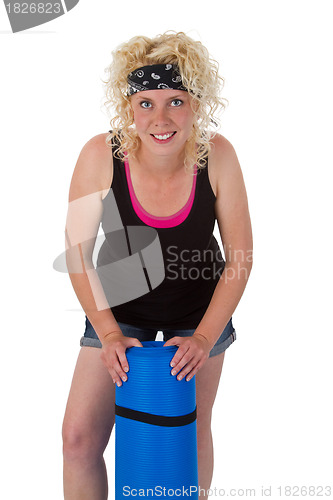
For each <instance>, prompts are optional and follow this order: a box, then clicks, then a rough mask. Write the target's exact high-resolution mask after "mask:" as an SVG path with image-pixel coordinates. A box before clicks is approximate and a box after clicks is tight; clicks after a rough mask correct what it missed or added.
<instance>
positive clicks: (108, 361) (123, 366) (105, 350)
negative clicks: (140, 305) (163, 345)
mask: <svg viewBox="0 0 333 500" xmlns="http://www.w3.org/2000/svg"><path fill="white" fill-rule="evenodd" d="M129 347H143V345H142V344H141V342H140V341H139V340H138V339H137V338H134V337H126V336H125V335H123V334H122V333H121V332H119V333H118V332H112V333H110V334H109V335H108V336H107V337H106V338H105V339H104V340H103V342H102V353H101V359H102V361H103V363H104V364H105V366H106V367H107V369H108V372H109V373H110V375H111V377H112V380H113V382H114V383H115V384H117V386H118V387H120V386H121V385H122V380H123V381H124V382H126V380H127V375H126V373H125V372H128V370H129V366H128V362H127V358H126V354H125V351H126V349H128V348H129Z"/></svg>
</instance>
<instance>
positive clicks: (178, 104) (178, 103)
mask: <svg viewBox="0 0 333 500" xmlns="http://www.w3.org/2000/svg"><path fill="white" fill-rule="evenodd" d="M182 104H183V101H182V100H181V99H174V100H173V101H171V106H175V107H178V106H181V105H182Z"/></svg>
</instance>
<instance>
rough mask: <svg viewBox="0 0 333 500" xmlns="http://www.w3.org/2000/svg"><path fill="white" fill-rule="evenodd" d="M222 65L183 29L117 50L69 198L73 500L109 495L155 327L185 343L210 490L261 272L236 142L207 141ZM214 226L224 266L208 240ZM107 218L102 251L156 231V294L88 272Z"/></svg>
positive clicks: (68, 465) (181, 362)
mask: <svg viewBox="0 0 333 500" xmlns="http://www.w3.org/2000/svg"><path fill="white" fill-rule="evenodd" d="M217 69H218V65H217V63H216V62H215V61H214V60H212V59H211V57H210V56H209V53H208V51H207V49H206V48H205V47H204V46H203V45H202V44H201V43H200V42H198V41H194V40H192V39H191V38H190V37H188V36H187V35H185V34H184V33H170V32H168V33H166V34H164V35H160V36H157V37H156V38H153V39H149V38H147V37H135V38H133V39H131V40H130V41H129V42H127V43H124V44H122V45H121V46H120V47H118V49H117V50H116V51H114V53H113V61H112V64H111V65H110V67H109V71H108V79H107V81H106V82H105V84H106V95H107V105H109V104H110V105H112V106H113V108H114V109H115V118H114V119H112V120H111V127H112V130H111V131H110V133H103V134H100V135H97V136H95V137H93V138H92V139H91V140H90V141H88V143H87V144H85V146H84V147H83V149H82V151H81V153H80V155H79V158H78V161H77V164H76V166H75V169H74V173H73V177H72V182H71V185H70V191H69V209H68V216H67V221H66V247H67V254H68V258H67V264H68V269H69V273H70V279H71V282H72V285H73V287H74V290H75V292H76V295H77V297H78V299H79V301H80V303H81V305H82V307H83V309H84V311H85V313H86V329H85V332H84V336H83V337H82V339H81V346H82V347H81V351H80V353H79V356H78V360H77V365H76V368H75V372H74V376H73V381H72V386H71V389H70V394H69V399H68V403H67V408H66V413H65V418H64V424H63V443H64V446H63V452H64V492H65V498H66V499H67V500H74V499H79V500H84V499H89V500H95V499H96V500H102V499H106V498H107V495H108V485H107V474H106V467H105V463H104V459H103V453H104V450H105V448H106V446H107V443H108V441H109V438H110V435H111V431H112V428H113V424H114V420H115V415H114V398H115V384H118V385H121V384H122V383H126V380H127V377H130V376H131V375H130V372H129V371H128V369H129V367H128V364H127V359H126V349H127V348H129V347H131V346H142V344H141V342H142V341H144V340H154V339H155V337H156V334H157V332H158V331H161V332H163V335H164V341H166V342H165V344H164V345H176V346H178V349H177V351H176V353H175V355H174V357H173V360H172V362H173V363H172V364H173V367H172V366H171V367H170V370H171V373H172V374H173V375H174V376H175V377H177V379H178V380H180V379H181V378H183V377H186V380H189V379H190V378H192V377H193V376H194V375H196V398H197V441H198V467H199V486H200V487H201V488H202V489H203V490H208V488H209V487H210V484H211V480H212V474H213V444H212V434H211V416H212V408H213V404H214V400H215V396H216V392H217V389H218V384H219V380H220V375H221V370H222V365H223V360H224V355H225V350H226V349H227V348H228V347H229V345H230V344H231V343H232V342H233V341H234V340H235V338H236V336H235V329H234V327H233V324H232V319H231V317H232V314H233V312H234V310H235V308H236V307H237V304H238V302H239V300H240V298H241V296H242V294H243V292H244V289H245V286H246V283H247V280H248V277H249V274H250V271H251V267H252V258H251V255H252V233H251V222H250V216H249V211H248V203H247V195H246V190H245V186H244V181H243V176H242V172H241V168H240V165H239V162H238V160H237V156H236V153H235V151H234V148H233V147H232V145H231V144H230V142H228V140H227V139H225V138H224V137H223V136H221V135H219V134H217V133H213V132H212V131H210V128H211V125H216V123H217V122H216V116H215V115H216V113H217V111H218V110H219V108H223V106H224V103H223V100H222V99H221V97H220V91H221V89H222V83H223V80H222V78H221V77H220V76H219V75H218V70H217ZM111 212H112V213H111ZM110 213H111V215H110ZM107 217H109V219H108V222H106V221H107ZM215 221H217V223H218V228H219V231H220V234H221V240H222V243H223V247H224V254H225V259H223V258H222V253H221V251H220V249H219V246H218V244H217V241H216V239H215V238H214V236H213V234H212V233H213V229H214V225H215ZM101 222H102V225H103V223H104V225H103V228H104V229H105V228H106V227H111V226H112V224H114V225H113V227H112V228H111V229H109V230H107V231H109V234H106V241H105V243H103V247H102V248H101V249H100V255H101V252H102V253H103V252H104V253H105V251H106V252H108V251H110V252H111V253H112V250H110V248H109V247H111V246H112V241H115V240H116V238H115V235H116V232H117V231H118V233H117V234H118V235H119V234H120V233H119V231H121V229H126V227H130V226H131V227H133V226H138V227H140V228H143V227H145V228H153V230H154V231H156V233H157V235H158V241H159V245H160V246H159V247H158V248H160V251H161V256H162V260H161V262H162V264H160V267H163V274H162V278H161V279H159V280H158V281H157V282H156V283H155V284H154V283H152V282H151V283H150V286H149V284H148V286H149V290H148V291H147V290H143V289H140V290H138V291H137V293H136V295H134V296H133V295H131V293H132V291H133V290H134V288H135V287H134V285H133V286H132V277H131V276H130V275H128V274H127V275H126V278H124V279H119V280H118V283H117V282H116V283H115V286H113V287H111V290H108V291H106V285H105V284H106V283H107V280H103V273H98V269H97V270H96V269H95V268H94V265H93V263H92V253H93V249H94V245H95V242H96V237H97V233H98V228H99V225H100V223H101ZM112 235H113V236H112ZM127 236H128V235H127ZM156 248H157V247H156ZM74 250H75V251H74ZM103 255H104V254H103ZM143 255H144V252H141V258H142V259H143V260H145V259H146V260H145V262H144V266H143V267H145V268H146V274H145V275H146V277H147V274H149V272H147V271H149V265H150V261H149V258H147V257H144V256H143ZM102 261H103V259H102ZM102 263H103V262H102ZM155 267H156V266H155ZM77 268H80V269H79V270H77ZM101 268H102V266H101ZM147 279H148V282H149V276H148V278H147ZM133 280H135V277H134V276H133ZM155 281H156V280H155ZM126 286H127V289H126V290H125V292H124V294H123V296H122V300H118V302H117V301H116V302H115V303H112V297H113V294H114V295H116V294H117V293H118V290H117V289H118V288H119V289H120V288H122V287H125V288H126ZM129 291H130V292H129ZM175 459H176V457H175Z"/></svg>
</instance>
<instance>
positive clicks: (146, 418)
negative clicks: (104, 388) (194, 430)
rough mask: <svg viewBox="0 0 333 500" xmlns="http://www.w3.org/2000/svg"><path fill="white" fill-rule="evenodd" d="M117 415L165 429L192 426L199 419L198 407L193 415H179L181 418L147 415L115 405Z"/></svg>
mask: <svg viewBox="0 0 333 500" xmlns="http://www.w3.org/2000/svg"><path fill="white" fill-rule="evenodd" d="M115 408H116V415H119V416H120V417H125V418H130V419H132V420H138V421H139V422H145V423H146V424H153V425H160V426H163V427H178V426H180V425H187V424H191V423H192V422H194V421H195V419H196V418H197V407H195V410H194V411H192V413H187V415H179V417H165V416H163V415H153V414H152V413H145V412H144V411H138V410H131V409H130V408H125V407H124V406H118V405H115Z"/></svg>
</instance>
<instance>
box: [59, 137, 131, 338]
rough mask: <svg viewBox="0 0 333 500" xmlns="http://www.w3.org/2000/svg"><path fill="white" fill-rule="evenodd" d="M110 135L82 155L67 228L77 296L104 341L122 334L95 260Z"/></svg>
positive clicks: (68, 259) (109, 173)
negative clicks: (111, 335)
mask: <svg viewBox="0 0 333 500" xmlns="http://www.w3.org/2000/svg"><path fill="white" fill-rule="evenodd" d="M106 136H107V134H100V135H97V136H95V137H93V138H92V139H90V141H88V142H87V143H86V144H85V145H84V147H83V148H82V151H81V153H80V155H79V158H78V160H77V163H76V165H75V169H74V172H73V176H72V180H71V185H70V189H69V200H68V201H69V204H68V212H67V219H66V229H65V236H66V238H65V240H66V241H65V244H66V262H67V269H68V272H69V277H70V280H71V282H72V285H73V288H74V291H75V293H76V296H77V298H78V300H79V302H80V304H81V306H82V308H83V309H84V311H85V313H86V315H87V317H88V319H89V321H90V322H91V324H92V325H93V327H94V329H95V331H96V333H97V335H98V336H99V338H100V340H101V342H103V339H104V338H105V336H106V335H107V334H109V333H110V332H118V333H121V330H120V328H119V326H118V324H117V321H116V319H115V317H114V316H113V314H112V311H111V309H110V306H109V304H108V302H107V299H106V297H105V294H104V291H103V288H102V285H101V282H100V280H99V277H98V274H97V272H96V270H95V268H94V265H93V262H92V255H93V250H94V246H95V241H96V237H97V234H98V229H99V226H100V222H101V218H102V214H103V203H102V199H103V198H104V197H105V195H106V192H107V187H109V186H110V185H111V181H112V154H111V150H110V149H109V148H108V147H107V146H106V144H105V138H106Z"/></svg>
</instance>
